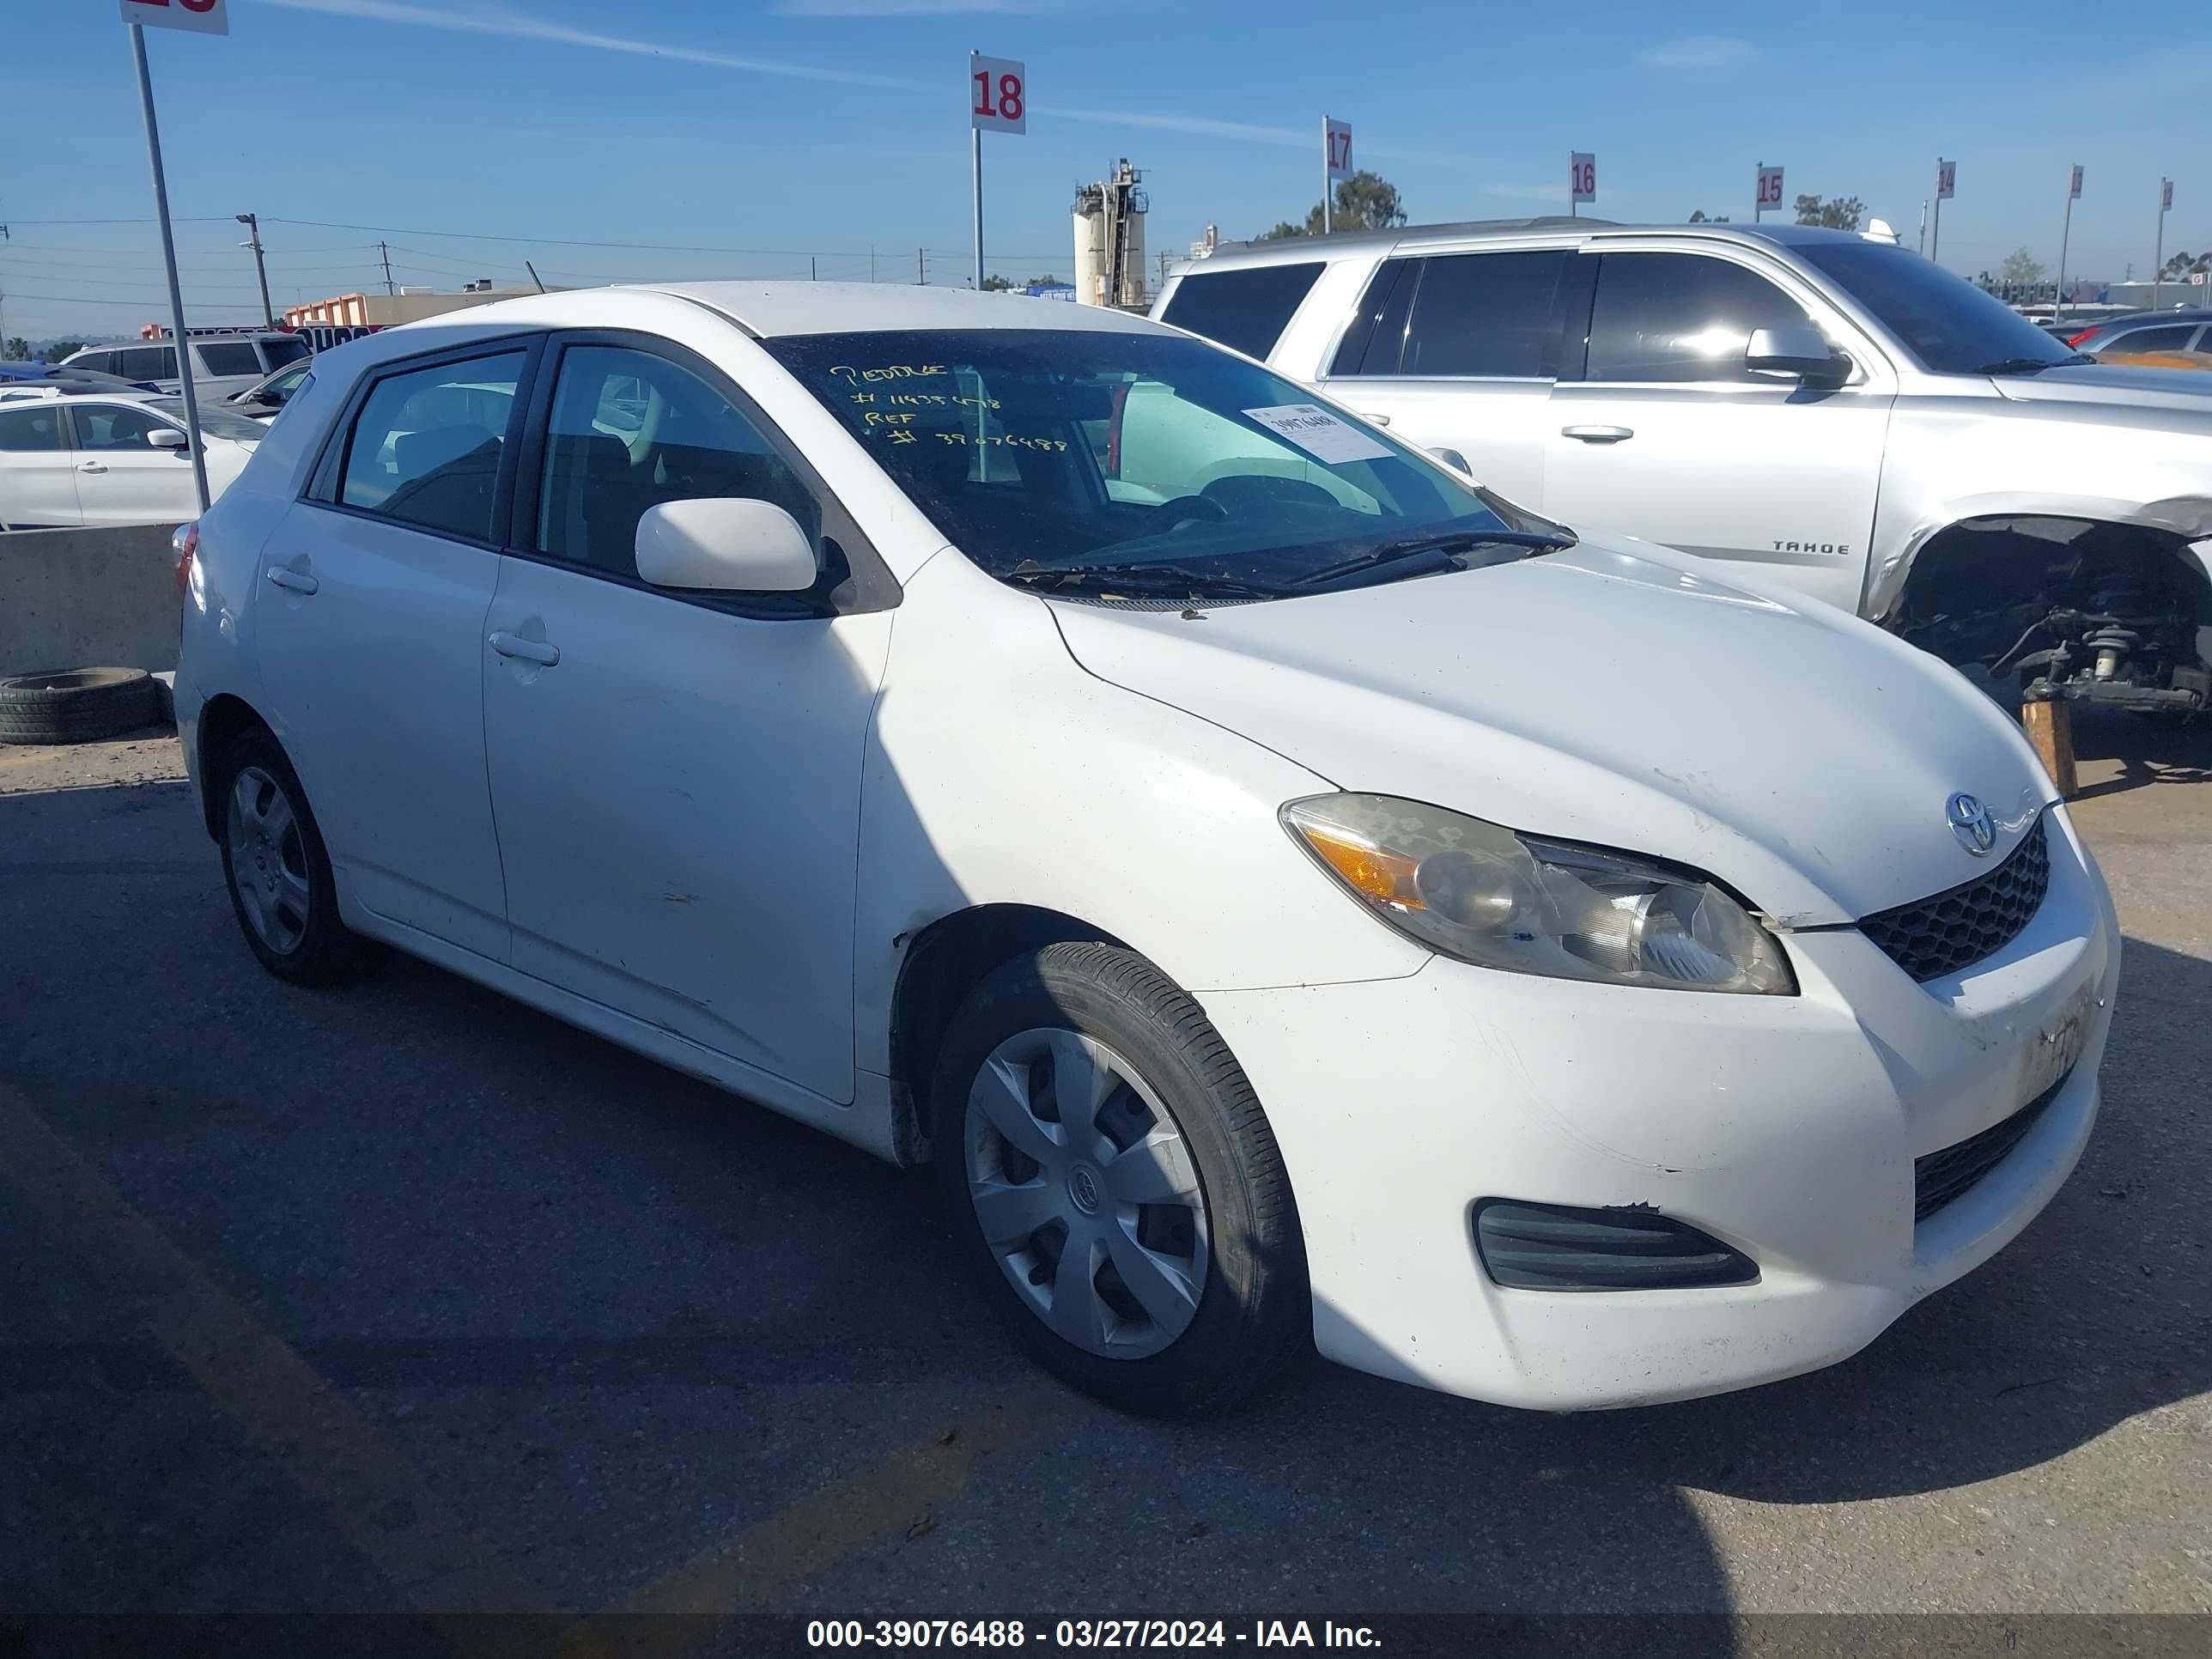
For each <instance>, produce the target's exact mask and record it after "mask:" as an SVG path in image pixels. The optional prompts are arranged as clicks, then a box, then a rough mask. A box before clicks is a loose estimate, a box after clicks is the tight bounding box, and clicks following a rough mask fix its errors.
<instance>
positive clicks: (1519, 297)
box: [1398, 248, 1572, 380]
mask: <svg viewBox="0 0 2212 1659" xmlns="http://www.w3.org/2000/svg"><path fill="white" fill-rule="evenodd" d="M1571 257H1572V256H1571V255H1569V254H1568V253H1567V252H1566V251H1565V250H1564V249H1561V248H1544V249H1535V250H1528V251H1522V252H1506V253H1455V254H1449V255H1445V256H1441V257H1431V258H1430V260H1429V262H1428V269H1427V270H1425V271H1424V272H1423V273H1422V275H1421V286H1420V292H1419V295H1418V296H1417V297H1416V298H1415V300H1414V301H1413V322H1412V325H1411V326H1410V327H1409V328H1408V329H1407V331H1406V349H1405V357H1404V360H1403V362H1401V364H1400V366H1399V369H1398V372H1399V373H1400V374H1471V375H1490V376H1497V377H1500V378H1505V379H1513V380H1536V379H1541V378H1546V377H1548V376H1550V375H1552V374H1556V373H1557V372H1558V368H1557V357H1558V343H1559V325H1558V323H1557V322H1556V321H1555V320H1554V319H1553V308H1552V307H1553V299H1554V297H1555V296H1556V295H1557V293H1558V291H1559V273H1560V272H1561V271H1562V270H1565V267H1566V263H1567V260H1568V259H1569V258H1571Z"/></svg>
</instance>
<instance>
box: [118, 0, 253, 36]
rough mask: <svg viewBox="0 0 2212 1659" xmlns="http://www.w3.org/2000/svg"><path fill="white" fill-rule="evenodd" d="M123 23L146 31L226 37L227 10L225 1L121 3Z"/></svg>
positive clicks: (137, 0) (141, 0)
mask: <svg viewBox="0 0 2212 1659" xmlns="http://www.w3.org/2000/svg"><path fill="white" fill-rule="evenodd" d="M123 21H125V22H126V23H137V24H139V25H141V26H142V27H146V28H149V29H191V30H192V31H193V32H194V33H198V34H228V33H230V8H229V7H228V5H226V4H225V3H224V0H123Z"/></svg>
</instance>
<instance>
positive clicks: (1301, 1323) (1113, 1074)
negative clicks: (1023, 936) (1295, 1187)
mask: <svg viewBox="0 0 2212 1659" xmlns="http://www.w3.org/2000/svg"><path fill="white" fill-rule="evenodd" d="M1065 1078H1074V1079H1078V1083H1077V1085H1076V1092H1075V1098H1076V1099H1077V1100H1079V1102H1080V1103H1082V1104H1084V1105H1087V1106H1088V1107H1089V1108H1090V1112H1089V1116H1088V1119H1087V1126H1088V1131H1089V1133H1087V1134H1086V1133H1084V1132H1083V1131H1080V1130H1071V1129H1070V1128H1069V1127H1068V1124H1069V1119H1068V1118H1067V1117H1066V1115H1064V1114H1063V1113H1062V1112H1061V1110H1060V1106H1059V1101H1060V1099H1061V1098H1062V1096H1061V1094H1060V1081H1061V1079H1065ZM931 1098H932V1101H933V1103H934V1107H935V1114H934V1115H935V1125H934V1127H935V1146H934V1155H935V1160H936V1168H937V1173H938V1179H939V1188H940V1192H941V1196H942V1198H943V1200H944V1202H945V1209H946V1213H947V1216H948V1218H949V1219H950V1222H951V1227H952V1230H953V1232H954V1235H955V1237H956V1238H957V1240H958V1242H959V1244H960V1247H961V1249H962V1252H963V1255H967V1256H968V1257H969V1260H970V1261H971V1263H972V1265H973V1266H974V1267H975V1272H976V1273H977V1276H978V1278H979V1279H980V1281H981V1285H982V1286H983V1290H984V1293H985V1295H986V1296H987V1297H989V1299H990V1300H991V1302H992V1304H993V1306H994V1310H996V1311H997V1313H998V1314H999V1316H1000V1319H1001V1320H1002V1321H1003V1322H1005V1324H1006V1328H1007V1329H1008V1331H1009V1332H1010V1333H1011V1334H1012V1335H1013V1337H1014V1339H1015V1340H1017V1341H1018V1342H1019V1343H1020V1344H1021V1345H1022V1346H1024V1347H1025V1348H1026V1349H1028V1350H1029V1352H1030V1354H1031V1355H1033V1356H1034V1357H1035V1358H1036V1359H1037V1360H1038V1361H1039V1362H1040V1363H1041V1364H1043V1365H1044V1366H1045V1367H1046V1369H1048V1370H1051V1371H1052V1372H1054V1374H1055V1375H1057V1376H1060V1377H1061V1378H1062V1379H1063V1380H1065V1381H1066V1382H1067V1383H1072V1384H1073V1386H1075V1387H1076V1388H1078V1389H1081V1390H1083V1391H1084V1392H1085V1393H1086V1394H1089V1395H1093V1396H1095V1397H1096V1398H1097V1399H1099V1400H1102V1401H1105V1402H1106V1403H1107V1404H1109V1405H1111V1406H1115V1407H1119V1408H1121V1409H1122V1410H1124V1411H1130V1412H1136V1413H1142V1414H1145V1415H1146V1416H1154V1417H1184V1416H1192V1415H1196V1414H1200V1413H1207V1412H1213V1411H1219V1410H1222V1409H1224V1408H1225V1407H1229V1406H1231V1405H1234V1404H1236V1403H1237V1401H1241V1400H1243V1399H1244V1398H1246V1397H1247V1396H1249V1395H1251V1394H1252V1393H1253V1392H1254V1391H1255V1390H1256V1389H1259V1388H1261V1386H1262V1385H1264V1384H1265V1383H1267V1381H1268V1380H1269V1379H1270V1378H1271V1377H1272V1376H1274V1375H1275V1374H1276V1373H1277V1372H1278V1371H1279V1370H1280V1369H1281V1368H1282V1367H1283V1366H1284V1365H1285V1364H1286V1363H1287V1362H1289V1361H1290V1360H1291V1359H1292V1358H1295V1357H1296V1356H1297V1355H1298V1354H1300V1353H1302V1352H1305V1351H1307V1350H1308V1349H1309V1348H1310V1344H1311V1341H1312V1332H1313V1305H1312V1300H1311V1297H1310V1295H1309V1293H1308V1291H1307V1285H1306V1262H1305V1246H1304V1240H1303V1238H1302V1237H1300V1234H1299V1231H1298V1220H1297V1206H1296V1205H1295V1204H1294V1203H1293V1202H1292V1200H1291V1185H1290V1180H1289V1178H1288V1176H1286V1175H1285V1173H1284V1170H1283V1162H1282V1158H1281V1155H1280V1153H1279V1152H1278V1151H1277V1150H1276V1146H1275V1138H1274V1133H1273V1131H1272V1130H1271V1129H1270V1128H1269V1127H1268V1125H1267V1116H1266V1114H1264V1113H1263V1112H1262V1111H1261V1109H1260V1103H1259V1101H1258V1099H1257V1098H1256V1097H1255V1096H1254V1094H1253V1092H1252V1086H1251V1085H1250V1083H1249V1082H1248V1081H1247V1080H1246V1079H1245V1076H1244V1073H1243V1069H1242V1068H1241V1067H1240V1066H1238V1065H1237V1061H1236V1060H1235V1059H1234V1057H1233V1056H1231V1054H1230V1052H1229V1048H1228V1045H1227V1044H1225V1042H1222V1040H1221V1037H1220V1035H1219V1034H1218V1032H1216V1031H1215V1030H1214V1029H1213V1027H1212V1025H1211V1024H1208V1023H1207V1020H1206V1016H1205V1014H1204V1012H1201V1011H1200V1008H1199V1006H1198V1005H1197V1003H1195V1002H1194V1001H1193V1000H1191V998H1190V997H1189V996H1188V994H1186V993H1185V992H1183V991H1182V990H1181V989H1180V988H1179V987H1176V985H1174V984H1173V983H1172V982H1170V981H1169V980H1168V979H1166V978H1165V977H1164V975H1161V973H1160V972H1159V970H1158V969H1156V968H1154V967H1153V966H1152V964H1151V963H1148V962H1146V960H1145V959H1144V958H1143V957H1139V956H1138V955H1136V954H1135V953H1134V952H1133V951H1126V950H1122V949H1120V948H1118V947H1115V946H1111V945H1096V944H1079V945H1046V946H1044V947H1042V949H1040V950H1037V951H1033V952H1030V953H1028V954H1026V955H1024V956H1021V957H1017V958H1015V959H1014V960H1013V961H1012V962H1009V963H1006V964H1005V965H1004V966H1002V967H1000V968H999V969H996V970H995V971H994V972H993V973H992V974H991V975H989V976H988V977H987V978H986V979H985V980H984V981H982V983H981V985H979V986H978V987H976V988H975V991H974V992H972V993H971V994H969V998H968V1000H966V1002H964V1003H963V1005H962V1006H961V1008H960V1011H959V1012H958V1013H957V1014H956V1015H955V1016H954V1017H953V1019H952V1022H951V1025H950V1026H949V1027H948V1028H947V1030H946V1031H945V1039H944V1042H943V1044H942V1046H941V1048H940V1050H939V1064H938V1068H937V1074H936V1077H935V1079H933V1085H932V1089H931ZM1040 1112H1042V1114H1043V1115H1042V1116H1041V1115H1039V1114H1040ZM1009 1126H1011V1127H1012V1129H1013V1131H1014V1133H1012V1134H1009V1133H1008V1132H1007V1131H1008V1127H1009ZM1024 1148H1027V1149H1028V1150H1026V1151H1025V1150H1024ZM1132 1149H1135V1150H1136V1153H1137V1156H1136V1157H1135V1158H1131V1157H1130V1156H1129V1154H1130V1152H1131V1151H1132ZM1178 1149H1180V1150H1179V1151H1178ZM1146 1193H1150V1194H1152V1198H1151V1199H1147V1198H1144V1197H1142V1196H1139V1197H1136V1198H1134V1199H1130V1198H1127V1197H1125V1196H1124V1194H1146ZM986 1216H988V1217H989V1220H988V1221H987V1220H986ZM1032 1222H1035V1223H1036V1225H1035V1226H1034V1227H1032V1226H1030V1224H1031V1223H1032ZM994 1239H995V1241H996V1242H995V1243H994ZM1078 1246H1079V1247H1080V1248H1082V1249H1084V1251H1085V1255H1084V1256H1083V1258H1082V1263H1083V1267H1085V1268H1087V1269H1088V1273H1087V1276H1079V1270H1074V1269H1071V1270H1070V1271H1068V1272H1066V1273H1063V1272H1062V1269H1063V1268H1066V1267H1070V1262H1071V1258H1070V1257H1069V1256H1068V1255H1067V1251H1068V1250H1069V1249H1070V1248H1072V1247H1078ZM1125 1263H1126V1264H1127V1266H1128V1267H1129V1268H1130V1273H1128V1274H1125V1273H1124V1272H1123V1267H1124V1264H1125ZM1063 1284H1065V1285H1066V1287H1067V1288H1066V1289H1065V1290H1063V1288H1062V1285H1063ZM1193 1300H1194V1306H1192V1305H1189V1304H1191V1303H1192V1302H1193Z"/></svg>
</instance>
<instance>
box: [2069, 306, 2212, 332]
mask: <svg viewBox="0 0 2212 1659" xmlns="http://www.w3.org/2000/svg"><path fill="white" fill-rule="evenodd" d="M2203 322H2212V311H2130V312H2129V313H2127V314H2126V315H2124V316H2120V317H2100V318H2097V319H2095V320H2094V321H2093V322H2092V323H2091V324H2090V325H2089V328H2090V331H2092V332H2093V333H2099V334H2102V333H2106V332H2108V331H2111V330H2112V329H2116V328H2130V329H2131V328H2160V327H2164V326H2166V325H2178V326H2186V325H2189V324H2191V323H2203Z"/></svg>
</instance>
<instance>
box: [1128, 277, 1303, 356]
mask: <svg viewBox="0 0 2212 1659" xmlns="http://www.w3.org/2000/svg"><path fill="white" fill-rule="evenodd" d="M1321 270H1322V267H1321V262H1320V261H1319V260H1317V259H1316V260H1315V261H1314V262H1313V263H1312V264H1296V265H1245V266H1242V267H1239V268H1234V269H1229V270H1199V271H1195V272H1194V273H1192V274H1191V275H1190V276H1186V277H1184V278H1183V279H1182V282H1181V283H1178V284H1177V285H1176V291H1175V297H1174V298H1173V299H1172V300H1170V301H1168V306H1167V309H1166V310H1165V311H1164V312H1162V313H1160V320H1161V321H1162V322H1164V323H1173V324H1174V325H1176V327H1177V328H1187V329H1188V330H1189V331H1191V332H1192V333H1194V334H1202V335H1204V336H1205V337H1206V338H1207V339H1209V340H1214V341H1218V342H1219V343H1221V344H1223V345H1225V346H1227V347H1228V348H1229V349H1231V351H1241V352H1243V354H1244V355H1245V356H1248V357H1264V356H1267V354H1268V353H1269V352H1271V351H1273V349H1275V342H1276V341H1277V340H1279V339H1280V338H1281V337H1282V335H1283V330H1284V329H1285V327H1286V326H1287V325H1289V323H1290V320H1291V314H1292V313H1295V312H1296V311H1297V308H1298V307H1299V306H1300V305H1301V304H1302V303H1304V300H1305V297H1306V295H1308V294H1310V292H1312V290H1313V285H1314V283H1315V282H1316V280H1317V279H1318V278H1319V277H1320V276H1321Z"/></svg>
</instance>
